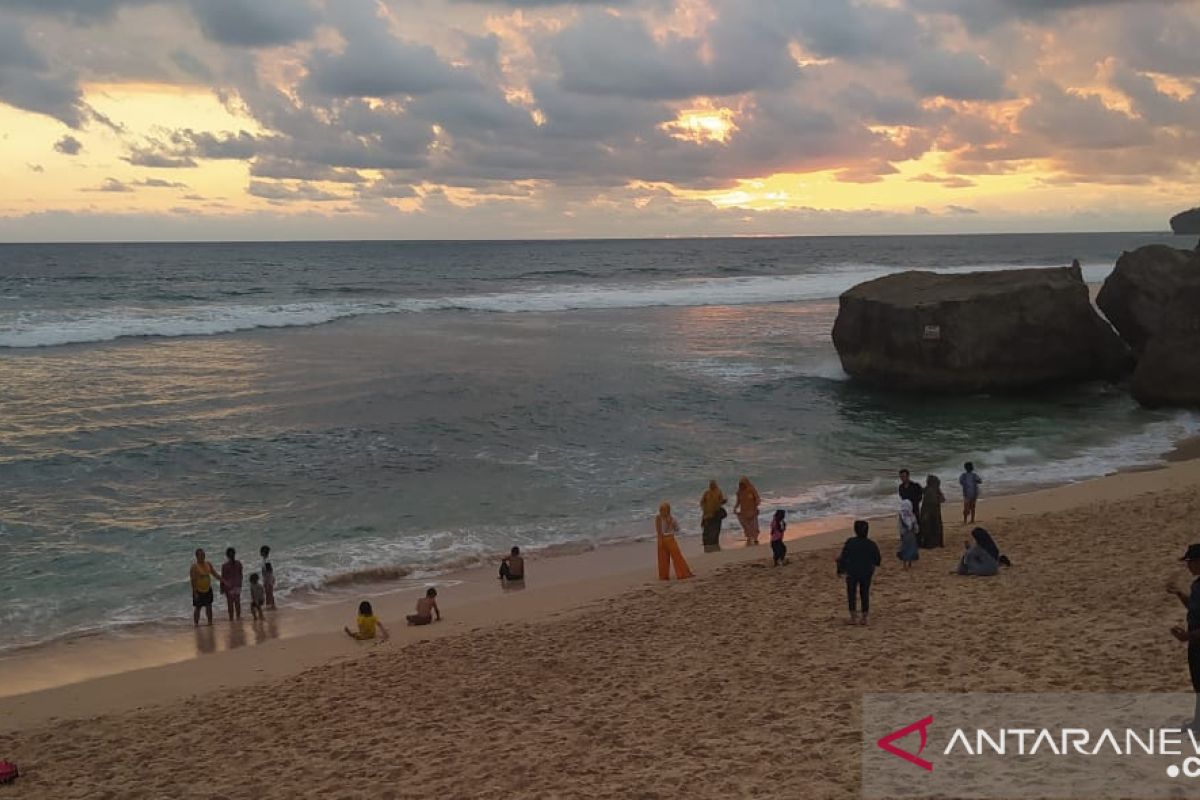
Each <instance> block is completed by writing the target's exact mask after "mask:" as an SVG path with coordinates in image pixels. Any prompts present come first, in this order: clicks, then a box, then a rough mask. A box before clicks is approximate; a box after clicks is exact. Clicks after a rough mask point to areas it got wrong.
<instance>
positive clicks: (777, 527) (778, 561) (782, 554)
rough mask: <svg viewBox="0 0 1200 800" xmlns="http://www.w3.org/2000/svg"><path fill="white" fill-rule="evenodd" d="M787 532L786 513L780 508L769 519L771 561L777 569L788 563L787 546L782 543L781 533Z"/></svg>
mask: <svg viewBox="0 0 1200 800" xmlns="http://www.w3.org/2000/svg"><path fill="white" fill-rule="evenodd" d="M786 530H787V512H786V511H784V510H783V509H782V508H781V509H779V510H778V511H776V512H775V516H773V517H771V559H772V560H773V561H774V566H776V567H778V566H780V565H782V564H786V563H788V560H787V545H786V544H784V543H783V533H784V531H786Z"/></svg>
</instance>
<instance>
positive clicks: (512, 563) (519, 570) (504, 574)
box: [500, 547, 525, 581]
mask: <svg viewBox="0 0 1200 800" xmlns="http://www.w3.org/2000/svg"><path fill="white" fill-rule="evenodd" d="M500 580H502V581H523V580H525V559H524V558H522V557H521V548H519V547H514V548H513V549H512V550H511V551H510V552H509V554H508V555H507V556H505V557H504V558H502V559H501V560H500Z"/></svg>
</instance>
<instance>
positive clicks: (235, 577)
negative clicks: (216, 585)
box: [221, 547, 242, 622]
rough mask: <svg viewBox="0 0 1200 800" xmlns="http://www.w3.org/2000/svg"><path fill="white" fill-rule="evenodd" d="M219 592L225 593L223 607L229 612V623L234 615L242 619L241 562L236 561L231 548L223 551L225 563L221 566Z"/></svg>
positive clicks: (234, 552) (234, 553) (235, 555)
mask: <svg viewBox="0 0 1200 800" xmlns="http://www.w3.org/2000/svg"><path fill="white" fill-rule="evenodd" d="M221 591H223V592H224V593H225V606H226V608H227V609H228V610H229V621H230V622H232V621H233V618H234V615H235V614H236V616H237V618H238V619H241V618H242V562H240V561H238V560H237V551H235V550H234V549H233V548H232V547H230V548H229V549H227V550H226V551H225V563H224V564H222V565H221Z"/></svg>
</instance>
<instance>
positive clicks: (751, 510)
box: [733, 475, 762, 544]
mask: <svg viewBox="0 0 1200 800" xmlns="http://www.w3.org/2000/svg"><path fill="white" fill-rule="evenodd" d="M760 505H762V496H761V495H760V494H759V493H758V489H756V488H754V484H753V483H751V482H750V479H749V478H747V477H746V476H745V475H743V476H742V479H741V480H740V481H738V490H737V502H736V503H735V504H734V506H733V513H734V516H736V517H737V518H738V522H740V523H741V524H742V534H743V535H744V536H745V537H746V544H758V507H759V506H760Z"/></svg>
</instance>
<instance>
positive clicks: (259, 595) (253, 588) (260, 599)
mask: <svg viewBox="0 0 1200 800" xmlns="http://www.w3.org/2000/svg"><path fill="white" fill-rule="evenodd" d="M265 602H266V594H265V593H264V592H263V585H262V584H261V583H259V582H258V573H257V572H251V573H250V616H251V617H253V618H254V619H262V618H263V604H264V603H265Z"/></svg>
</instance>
